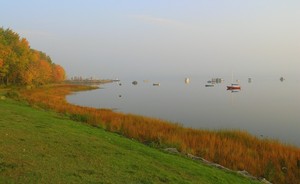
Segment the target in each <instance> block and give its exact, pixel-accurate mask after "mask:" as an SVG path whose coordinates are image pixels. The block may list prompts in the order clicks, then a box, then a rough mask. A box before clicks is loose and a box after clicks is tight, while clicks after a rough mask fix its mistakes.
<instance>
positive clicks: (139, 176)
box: [0, 99, 256, 184]
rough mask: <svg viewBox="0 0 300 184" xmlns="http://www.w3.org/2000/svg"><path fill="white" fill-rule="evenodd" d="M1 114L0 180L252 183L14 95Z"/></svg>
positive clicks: (2, 102)
mask: <svg viewBox="0 0 300 184" xmlns="http://www.w3.org/2000/svg"><path fill="white" fill-rule="evenodd" d="M0 116H1V118H0V183H140V184H150V183H213V184H216V183H230V184H231V183H240V184H243V183H256V182H254V181H249V180H247V179H245V178H243V177H241V176H238V175H236V174H232V173H226V172H224V171H221V170H218V169H215V168H211V167H208V166H205V165H201V164H199V163H196V162H194V161H192V160H189V159H187V158H183V157H180V156H176V155H170V154H167V153H163V152H161V151H159V150H156V149H153V148H149V147H147V146H145V145H143V144H140V143H138V142H136V141H134V140H130V139H127V138H124V137H122V136H120V135H118V134H114V133H109V132H107V131H105V130H103V129H101V128H95V127H91V126H88V125H84V124H82V123H79V122H74V121H71V120H70V119H69V118H67V117H66V116H62V115H59V114H57V113H54V112H49V111H45V110H41V109H36V108H32V107H30V106H29V105H26V104H25V103H21V102H17V101H14V100H10V99H5V100H0Z"/></svg>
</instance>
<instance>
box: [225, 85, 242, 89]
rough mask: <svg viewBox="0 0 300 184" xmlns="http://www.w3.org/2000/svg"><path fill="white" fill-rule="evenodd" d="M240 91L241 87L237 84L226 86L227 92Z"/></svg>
mask: <svg viewBox="0 0 300 184" xmlns="http://www.w3.org/2000/svg"><path fill="white" fill-rule="evenodd" d="M237 89H238V90H240V89H241V86H240V85H239V84H231V86H227V90H237Z"/></svg>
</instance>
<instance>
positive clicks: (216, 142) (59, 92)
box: [20, 84, 300, 184]
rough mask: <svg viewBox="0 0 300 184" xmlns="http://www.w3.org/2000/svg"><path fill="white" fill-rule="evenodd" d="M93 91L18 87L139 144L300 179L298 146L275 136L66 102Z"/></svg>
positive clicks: (31, 98)
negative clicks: (201, 127) (211, 128)
mask: <svg viewBox="0 0 300 184" xmlns="http://www.w3.org/2000/svg"><path fill="white" fill-rule="evenodd" d="M88 89H92V88H91V87H88V86H79V85H66V84H65V85H57V86H52V87H47V88H37V89H31V90H21V91H20V93H21V96H22V97H23V98H25V99H26V101H28V102H29V103H30V104H31V105H33V106H39V107H42V108H46V109H51V110H54V111H56V112H59V113H63V114H66V115H68V116H70V118H72V119H73V120H77V121H81V122H86V123H88V124H90V125H92V126H96V127H102V128H104V129H106V130H108V131H111V132H116V133H119V134H122V135H124V136H126V137H128V138H132V139H136V140H138V141H140V142H142V143H145V144H149V145H152V146H158V147H175V148H177V149H178V150H179V151H180V152H181V153H189V154H193V155H195V156H199V157H202V158H204V159H207V160H209V161H211V162H215V163H218V164H220V165H223V166H225V167H228V168H230V169H233V170H246V171H248V172H249V173H250V174H252V175H254V176H256V177H263V178H266V179H267V180H269V181H271V182H272V183H279V184H285V183H291V184H294V183H300V149H299V148H297V147H295V146H291V145H285V144H282V143H280V142H279V141H276V140H269V139H260V138H257V137H255V136H252V135H250V134H249V133H247V132H245V131H238V130H237V131H235V130H220V131H209V130H198V129H191V128H184V127H182V126H181V125H178V124H174V123H171V122H167V121H162V120H159V119H155V118H149V117H143V116H138V115H133V114H124V113H118V112H114V111H112V110H109V109H96V108H90V107H81V106H77V105H73V104H69V103H68V102H67V101H66V98H65V97H66V95H69V94H71V93H73V92H75V91H81V90H88Z"/></svg>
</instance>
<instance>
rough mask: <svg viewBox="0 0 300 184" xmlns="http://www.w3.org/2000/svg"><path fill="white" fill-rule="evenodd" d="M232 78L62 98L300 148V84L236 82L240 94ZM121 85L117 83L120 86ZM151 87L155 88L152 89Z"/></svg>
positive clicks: (125, 84) (111, 87)
mask: <svg viewBox="0 0 300 184" xmlns="http://www.w3.org/2000/svg"><path fill="white" fill-rule="evenodd" d="M228 81H231V80H225V81H223V82H220V83H218V84H217V83H215V84H214V86H213V87H206V86H205V85H206V84H208V83H207V78H206V79H205V78H204V79H197V78H192V82H190V79H189V85H186V80H185V79H184V78H183V79H181V80H180V79H178V80H173V81H167V80H166V81H163V80H161V81H160V82H159V83H157V81H151V80H146V82H145V81H143V80H140V81H138V80H137V81H136V82H137V84H138V85H133V84H132V81H121V82H119V83H110V84H105V85H103V86H102V88H103V89H98V90H94V91H87V92H80V93H75V94H73V95H70V96H68V97H67V100H68V101H69V102H71V103H74V104H79V105H83V106H92V107H96V108H111V109H117V110H118V111H121V112H125V113H134V114H140V115H145V116H150V117H156V118H161V119H165V120H169V121H172V122H177V123H181V124H183V125H184V126H186V127H193V128H204V129H240V130H247V131H249V132H250V133H252V134H254V135H257V136H258V137H264V138H275V139H280V140H281V141H283V142H286V143H290V144H295V145H298V146H300V137H299V134H298V131H299V130H300V123H299V119H300V113H299V109H300V98H299V97H298V94H299V92H300V86H299V84H297V83H293V82H291V81H288V80H285V81H284V82H280V81H279V80H278V78H277V79H274V80H259V79H255V80H254V81H253V80H252V79H251V82H249V79H248V78H245V79H244V80H240V85H241V88H242V90H228V91H227V87H226V86H227V85H229V84H230V82H228ZM120 84H121V85H120ZM153 84H159V85H157V86H153Z"/></svg>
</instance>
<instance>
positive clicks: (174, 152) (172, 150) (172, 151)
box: [164, 148, 179, 154]
mask: <svg viewBox="0 0 300 184" xmlns="http://www.w3.org/2000/svg"><path fill="white" fill-rule="evenodd" d="M164 150H165V151H166V152H169V153H173V154H179V151H178V150H177V149H176V148H166V149H164Z"/></svg>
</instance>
